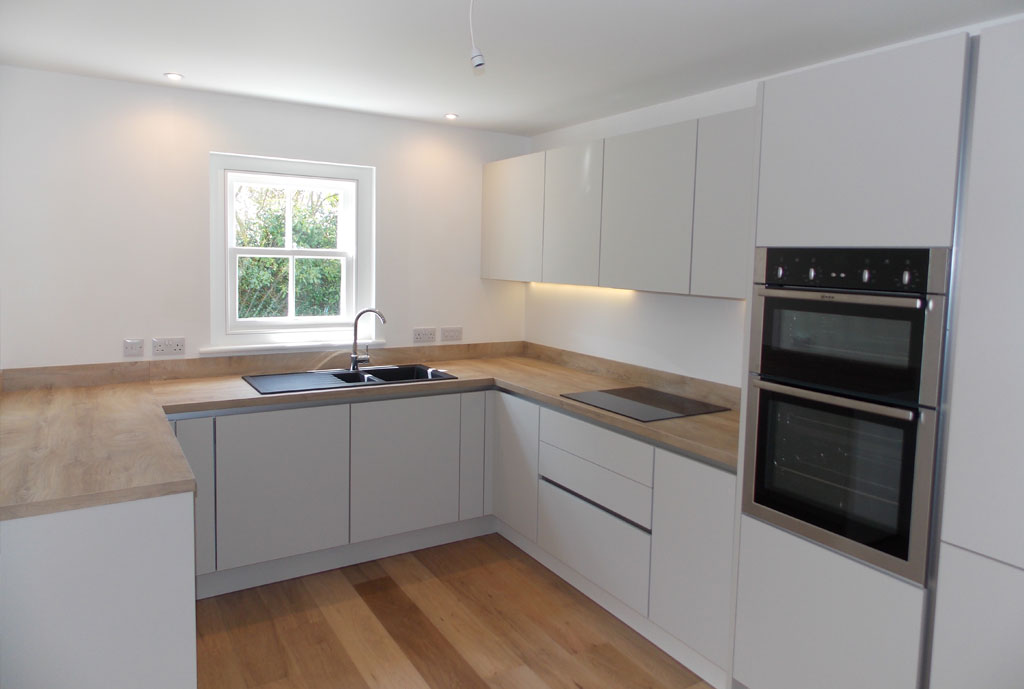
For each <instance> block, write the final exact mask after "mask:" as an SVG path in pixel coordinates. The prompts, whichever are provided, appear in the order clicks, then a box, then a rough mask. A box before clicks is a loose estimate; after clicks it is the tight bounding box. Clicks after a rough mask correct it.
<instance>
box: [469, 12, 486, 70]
mask: <svg viewBox="0 0 1024 689" xmlns="http://www.w3.org/2000/svg"><path fill="white" fill-rule="evenodd" d="M474 2H475V0H469V43H470V45H471V46H472V52H470V55H469V61H470V62H471V63H472V64H473V69H480V68H481V67H483V66H484V54H483V53H482V52H480V49H479V48H477V47H476V38H475V37H474V36H473V3H474Z"/></svg>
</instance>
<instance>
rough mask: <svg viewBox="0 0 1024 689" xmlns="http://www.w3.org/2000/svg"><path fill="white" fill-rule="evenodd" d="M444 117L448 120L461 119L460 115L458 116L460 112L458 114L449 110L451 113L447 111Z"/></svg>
mask: <svg viewBox="0 0 1024 689" xmlns="http://www.w3.org/2000/svg"><path fill="white" fill-rule="evenodd" d="M444 118H445V119H446V120H457V119H459V116H458V114H456V113H454V112H449V113H445V116H444Z"/></svg>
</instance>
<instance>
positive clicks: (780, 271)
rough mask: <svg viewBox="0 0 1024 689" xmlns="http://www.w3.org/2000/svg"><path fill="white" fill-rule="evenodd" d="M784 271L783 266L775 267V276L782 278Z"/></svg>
mask: <svg viewBox="0 0 1024 689" xmlns="http://www.w3.org/2000/svg"><path fill="white" fill-rule="evenodd" d="M783 272H785V271H783V270H782V266H779V267H778V268H776V269H775V277H777V278H779V279H782V273H783Z"/></svg>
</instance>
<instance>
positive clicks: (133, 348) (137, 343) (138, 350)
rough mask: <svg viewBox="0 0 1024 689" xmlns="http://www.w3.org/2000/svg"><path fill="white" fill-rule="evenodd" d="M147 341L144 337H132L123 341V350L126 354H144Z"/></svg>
mask: <svg viewBox="0 0 1024 689" xmlns="http://www.w3.org/2000/svg"><path fill="white" fill-rule="evenodd" d="M145 346H146V343H145V342H144V341H143V340H142V338H132V339H129V340H124V341H122V343H121V347H122V350H123V352H124V355H125V356H142V352H143V349H145Z"/></svg>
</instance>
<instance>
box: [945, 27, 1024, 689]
mask: <svg viewBox="0 0 1024 689" xmlns="http://www.w3.org/2000/svg"><path fill="white" fill-rule="evenodd" d="M1022 83H1024V22H1021V21H1018V22H1015V23H1013V24H1007V25H1003V26H997V27H994V28H991V29H986V30H984V31H982V32H981V34H980V38H979V40H978V59H977V82H976V87H975V102H974V123H973V128H972V132H971V134H970V136H971V145H970V149H969V150H970V154H969V155H970V158H969V159H968V161H967V177H966V180H965V193H966V198H965V203H964V215H963V219H962V226H961V232H960V238H959V247H958V249H959V251H958V261H957V263H958V266H957V275H956V282H955V294H956V307H955V313H954V315H953V319H952V328H953V332H952V343H951V344H952V359H951V371H952V374H951V378H950V389H949V412H948V420H949V435H948V443H947V449H946V457H945V464H946V471H945V487H944V497H943V514H942V527H941V534H942V546H941V549H940V551H939V572H938V582H937V595H936V610H935V632H934V641H933V653H932V666H931V687H932V689H953V688H954V687H963V686H965V685H966V686H978V687H982V686H983V687H986V689H1011V688H1014V689H1015V688H1016V687H1020V686H1021V678H1022V677H1024V656H1022V654H1021V653H1020V648H1021V644H1022V643H1024V528H1022V525H1024V501H1022V500H1021V491H1020V488H1021V487H1022V486H1024V450H1022V449H1021V442H1020V432H1019V430H1018V428H1019V426H1020V419H1021V417H1022V415H1024V358H1022V356H1021V352H1022V350H1021V342H1022V341H1024V322H1022V321H1021V319H1020V317H1019V313H1020V307H1019V305H1020V303H1021V301H1022V300H1024V286H1022V283H1021V281H1020V280H1019V279H1018V278H1017V275H1018V273H1019V264H1020V258H1021V256H1022V255H1024V232H1022V218H1024V193H1022V190H1024V164H1022V162H1021V161H1024V129H1022V127H1021V113H1022V112H1024V89H1022V88H1021V84H1022Z"/></svg>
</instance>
